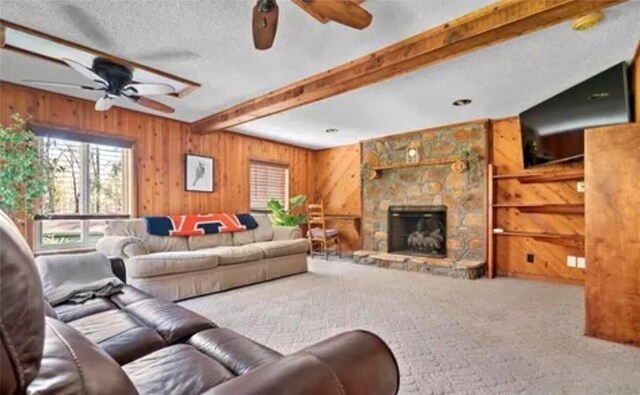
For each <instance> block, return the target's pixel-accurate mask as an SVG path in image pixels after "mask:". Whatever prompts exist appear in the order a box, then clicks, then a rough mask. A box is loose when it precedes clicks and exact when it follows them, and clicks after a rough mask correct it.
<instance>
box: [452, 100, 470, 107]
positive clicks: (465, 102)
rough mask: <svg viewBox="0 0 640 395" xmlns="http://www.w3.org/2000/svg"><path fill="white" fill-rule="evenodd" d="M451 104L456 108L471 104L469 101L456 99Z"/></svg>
mask: <svg viewBox="0 0 640 395" xmlns="http://www.w3.org/2000/svg"><path fill="white" fill-rule="evenodd" d="M451 104H453V105H454V106H456V107H463V106H468V105H469V104H471V99H458V100H456V101H454V102H453V103H451Z"/></svg>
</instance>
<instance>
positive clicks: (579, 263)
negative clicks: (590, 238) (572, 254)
mask: <svg viewBox="0 0 640 395" xmlns="http://www.w3.org/2000/svg"><path fill="white" fill-rule="evenodd" d="M576 266H577V267H578V268H580V269H585V268H586V267H587V261H586V259H584V257H582V256H579V257H578V260H577V261H576Z"/></svg>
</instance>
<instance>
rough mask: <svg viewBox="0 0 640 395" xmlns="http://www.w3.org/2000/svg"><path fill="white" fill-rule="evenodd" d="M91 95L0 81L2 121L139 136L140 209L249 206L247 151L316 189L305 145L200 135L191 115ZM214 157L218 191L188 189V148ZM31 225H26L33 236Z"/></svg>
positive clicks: (303, 188)
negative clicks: (184, 117) (148, 110)
mask: <svg viewBox="0 0 640 395" xmlns="http://www.w3.org/2000/svg"><path fill="white" fill-rule="evenodd" d="M93 107H94V103H93V102H91V101H87V100H81V99H77V98H72V97H69V96H64V95H59V94H55V93H51V92H46V91H42V90H37V89H32V88H28V87H24V86H20V85H15V84H10V83H6V82H1V83H0V123H2V124H8V123H9V122H10V116H11V114H13V113H15V112H18V113H20V114H22V115H25V116H26V115H29V116H31V117H32V119H33V120H34V121H36V122H38V123H44V124H48V125H52V126H54V127H60V128H66V129H73V130H76V131H80V132H82V131H84V132H87V133H93V134H98V135H102V136H109V137H115V138H122V139H126V140H130V141H134V142H135V147H134V150H135V177H136V184H137V186H136V190H137V199H136V202H135V203H136V204H135V206H136V209H137V210H136V211H137V215H139V216H141V215H154V214H185V213H207V212H221V211H229V212H240V211H247V210H248V209H249V195H248V193H249V191H248V181H249V175H248V171H249V168H248V167H249V164H248V161H249V159H250V158H256V159H261V160H266V161H277V162H279V163H286V164H288V165H289V168H290V177H291V180H290V181H291V184H290V185H291V186H290V191H291V194H292V195H296V194H300V193H302V194H306V195H308V196H312V195H313V192H314V191H313V177H312V166H313V163H312V162H313V155H314V152H313V151H311V150H307V149H304V148H298V147H293V146H289V145H285V144H279V143H275V142H271V141H266V140H261V139H256V138H252V137H247V136H243V135H238V134H235V133H230V132H220V133H213V134H208V135H199V134H195V133H193V132H192V131H191V127H190V125H189V124H187V123H183V122H178V121H173V120H169V119H166V118H162V117H159V116H154V115H150V114H145V113H141V112H137V111H131V110H126V109H122V108H118V107H114V108H113V109H111V110H109V111H107V112H97V111H95V110H94V108H93ZM185 153H194V154H199V155H206V156H212V157H214V158H216V191H215V192H213V193H197V192H185V191H184V181H183V177H184V176H183V175H184V165H183V163H184V154H185ZM29 233H30V232H26V231H25V235H26V236H27V237H28V238H29V236H30V234H29Z"/></svg>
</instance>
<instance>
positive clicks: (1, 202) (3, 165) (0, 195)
mask: <svg viewBox="0 0 640 395" xmlns="http://www.w3.org/2000/svg"><path fill="white" fill-rule="evenodd" d="M11 120H12V123H11V124H10V125H9V126H5V125H0V209H2V211H4V212H5V213H7V214H8V215H9V216H10V217H12V218H13V219H15V220H18V221H19V220H20V218H21V217H22V216H23V215H24V214H26V215H27V217H28V218H33V215H34V214H35V206H36V204H37V202H38V200H39V199H40V198H42V197H43V196H44V194H45V193H46V191H47V178H46V177H45V174H46V171H47V170H48V168H49V166H50V165H49V164H47V163H46V162H44V161H43V160H42V159H41V158H40V154H39V150H38V138H37V137H36V135H35V134H34V133H32V132H31V131H29V130H28V128H27V120H26V119H25V118H23V117H22V116H20V114H13V115H12V116H11Z"/></svg>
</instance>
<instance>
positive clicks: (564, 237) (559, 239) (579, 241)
mask: <svg viewBox="0 0 640 395" xmlns="http://www.w3.org/2000/svg"><path fill="white" fill-rule="evenodd" d="M493 235H494V236H503V237H530V238H532V239H535V240H541V241H545V242H547V243H553V244H559V245H563V246H566V247H573V248H581V249H582V248H584V236H583V235H576V234H558V233H541V232H517V231H504V232H494V233H493Z"/></svg>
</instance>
